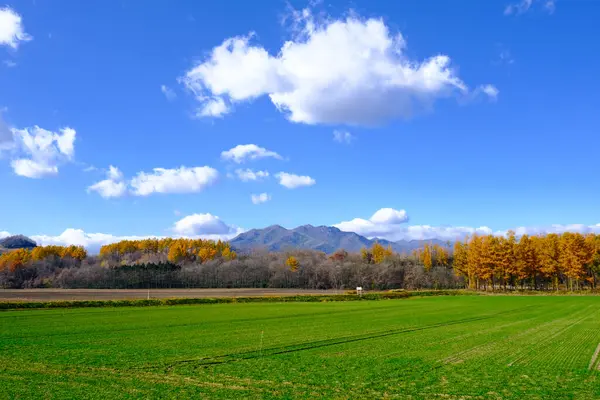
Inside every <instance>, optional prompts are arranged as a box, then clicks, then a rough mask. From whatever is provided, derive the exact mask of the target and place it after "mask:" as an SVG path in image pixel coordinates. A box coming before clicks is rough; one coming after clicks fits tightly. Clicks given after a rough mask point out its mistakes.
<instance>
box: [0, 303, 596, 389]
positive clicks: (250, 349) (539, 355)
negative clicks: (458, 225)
mask: <svg viewBox="0 0 600 400" xmlns="http://www.w3.org/2000/svg"><path fill="white" fill-rule="evenodd" d="M599 342H600V298H597V297H558V296H556V297H529V296H523V297H512V296H511V297H505V296H490V297H487V296H451V297H450V296H449V297H428V298H412V299H405V300H390V301H375V302H369V301H364V302H327V303H248V304H214V305H210V306H207V305H188V306H185V305H183V306H182V305H179V306H164V307H151V308H148V307H143V308H142V307H128V308H94V309H92V308H79V309H57V310H30V311H4V312H0V398H7V399H13V398H57V399H58V398H61V399H62V398H89V399H96V398H97V399H117V398H144V399H145V398H223V399H234V398H310V399H312V398H369V399H370V398H386V397H389V398H412V399H421V398H423V399H429V398H450V399H463V398H465V399H467V398H485V399H488V398H489V399H500V398H502V399H536V398H546V399H598V398H600V371H598V370H597V368H598V361H596V362H595V363H593V365H592V366H591V369H590V361H591V360H592V358H593V354H594V351H595V350H596V348H597V346H598V344H599Z"/></svg>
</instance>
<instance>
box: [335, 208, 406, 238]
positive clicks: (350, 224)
mask: <svg viewBox="0 0 600 400" xmlns="http://www.w3.org/2000/svg"><path fill="white" fill-rule="evenodd" d="M407 221H408V215H407V214H406V211H404V210H395V209H393V208H382V209H380V210H378V211H377V212H375V214H373V215H372V216H371V218H369V219H363V218H355V219H353V220H351V221H344V222H340V223H339V224H336V225H334V226H335V227H336V228H338V229H340V230H342V231H345V232H356V233H358V234H359V235H363V236H366V237H369V238H371V237H381V238H386V236H389V235H390V234H392V233H394V232H396V231H397V230H399V229H401V226H402V224H404V223H406V222H407Z"/></svg>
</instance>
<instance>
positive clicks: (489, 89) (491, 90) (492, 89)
mask: <svg viewBox="0 0 600 400" xmlns="http://www.w3.org/2000/svg"><path fill="white" fill-rule="evenodd" d="M479 89H480V90H481V92H483V93H484V94H485V95H487V96H488V97H489V98H490V100H496V99H497V98H498V94H499V93H500V91H499V90H498V89H497V88H496V86H494V85H481V86H479Z"/></svg>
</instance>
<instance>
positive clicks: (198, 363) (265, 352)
mask: <svg viewBox="0 0 600 400" xmlns="http://www.w3.org/2000/svg"><path fill="white" fill-rule="evenodd" d="M530 307H533V306H526V307H521V308H517V309H511V310H506V311H501V312H498V313H494V314H486V315H481V316H475V317H470V318H463V319H458V320H451V321H447V322H442V323H437V324H431V325H424V326H415V327H410V328H399V329H391V330H386V331H379V332H371V333H368V334H360V335H352V336H345V337H337V338H332V339H324V340H317V341H313V342H305V343H296V344H291V345H287V346H280V347H271V348H265V349H262V350H251V351H246V352H238V353H231V354H224V355H219V356H213V357H201V358H195V359H188V360H178V361H173V362H170V363H166V364H158V365H150V366H146V367H140V368H138V369H141V370H147V369H155V368H165V369H166V370H167V371H170V370H171V369H173V368H174V367H176V366H178V365H184V364H194V365H195V367H205V366H209V365H218V364H229V363H232V362H237V361H244V360H251V359H256V358H264V357H272V356H276V355H281V354H289V353H297V352H301V351H305V350H314V349H319V348H324V347H329V346H335V345H339V344H347V343H355V342H361V341H365V340H372V339H379V338H382V337H387V336H393V335H399V334H403V333H410V332H418V331H424V330H428V329H435V328H441V327H446V326H452V325H459V324H465V323H469V322H474V321H482V320H487V319H491V318H494V317H495V316H498V315H502V314H506V313H510V312H515V311H520V310H523V309H527V308H530Z"/></svg>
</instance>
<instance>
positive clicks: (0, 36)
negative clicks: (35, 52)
mask: <svg viewBox="0 0 600 400" xmlns="http://www.w3.org/2000/svg"><path fill="white" fill-rule="evenodd" d="M31 39H32V37H31V36H30V35H28V34H27V33H25V29H24V28H23V22H22V18H21V16H20V15H19V14H17V12H16V11H15V10H13V9H12V8H10V7H3V8H0V46H8V47H11V48H13V49H16V48H17V47H19V43H21V42H26V41H28V40H31Z"/></svg>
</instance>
